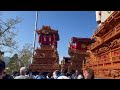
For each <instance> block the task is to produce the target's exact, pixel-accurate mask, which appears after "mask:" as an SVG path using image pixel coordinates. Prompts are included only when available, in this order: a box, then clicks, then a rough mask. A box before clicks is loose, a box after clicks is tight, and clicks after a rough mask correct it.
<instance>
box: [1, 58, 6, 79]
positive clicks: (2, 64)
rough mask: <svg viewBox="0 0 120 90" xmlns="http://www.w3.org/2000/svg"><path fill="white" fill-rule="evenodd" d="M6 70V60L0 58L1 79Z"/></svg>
mask: <svg viewBox="0 0 120 90" xmlns="http://www.w3.org/2000/svg"><path fill="white" fill-rule="evenodd" d="M4 70H5V62H4V61H3V60H0V79H2V77H3V72H4Z"/></svg>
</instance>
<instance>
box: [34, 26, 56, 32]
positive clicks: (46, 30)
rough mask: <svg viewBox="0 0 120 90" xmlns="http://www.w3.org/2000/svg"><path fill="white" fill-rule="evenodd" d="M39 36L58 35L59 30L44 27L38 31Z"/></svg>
mask: <svg viewBox="0 0 120 90" xmlns="http://www.w3.org/2000/svg"><path fill="white" fill-rule="evenodd" d="M36 32H37V34H58V30H53V29H51V27H50V26H42V28H41V29H40V30H36Z"/></svg>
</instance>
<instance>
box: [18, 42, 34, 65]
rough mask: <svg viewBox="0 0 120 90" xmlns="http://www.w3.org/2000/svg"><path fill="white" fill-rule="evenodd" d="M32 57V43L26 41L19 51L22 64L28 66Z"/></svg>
mask: <svg viewBox="0 0 120 90" xmlns="http://www.w3.org/2000/svg"><path fill="white" fill-rule="evenodd" d="M31 57H32V44H29V43H26V44H25V45H24V46H23V48H22V49H21V50H20V51H19V59H20V61H21V66H28V65H29V63H30V59H31Z"/></svg>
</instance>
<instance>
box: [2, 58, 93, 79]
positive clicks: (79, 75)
mask: <svg viewBox="0 0 120 90" xmlns="http://www.w3.org/2000/svg"><path fill="white" fill-rule="evenodd" d="M0 79H94V72H93V70H92V69H91V68H86V69H85V70H84V71H83V72H80V71H79V70H72V71H71V72H68V71H67V70H66V69H63V70H61V71H59V70H55V71H54V72H47V73H45V72H30V71H29V70H27V68H26V67H21V68H20V70H19V72H14V73H13V74H11V75H9V74H7V73H6V72H5V62H4V61H2V60H0Z"/></svg>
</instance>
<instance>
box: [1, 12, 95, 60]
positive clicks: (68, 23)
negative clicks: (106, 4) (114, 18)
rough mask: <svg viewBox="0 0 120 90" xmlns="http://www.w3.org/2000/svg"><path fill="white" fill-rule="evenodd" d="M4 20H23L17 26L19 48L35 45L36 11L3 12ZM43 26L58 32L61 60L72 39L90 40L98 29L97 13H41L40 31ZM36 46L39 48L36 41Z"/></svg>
mask: <svg viewBox="0 0 120 90" xmlns="http://www.w3.org/2000/svg"><path fill="white" fill-rule="evenodd" d="M1 12H3V15H2V18H3V19H8V18H15V17H16V16H18V17H21V18H23V19H24V20H23V21H22V23H20V24H18V25H17V29H18V30H19V32H18V36H17V40H19V48H22V46H23V45H24V44H25V43H30V44H32V43H33V37H34V29H35V11H1ZM43 25H49V26H51V28H52V29H55V30H58V32H59V36H60V41H59V42H58V49H57V50H58V53H59V58H60V59H61V58H62V57H63V56H69V55H68V43H69V41H70V39H71V38H72V37H81V38H86V37H87V38H90V37H91V36H92V35H93V33H94V31H95V30H96V28H97V23H96V20H95V11H39V16H38V29H40V28H41V27H42V26H43ZM36 46H38V43H37V40H36Z"/></svg>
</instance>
